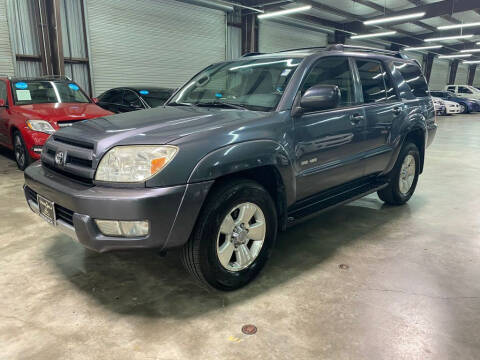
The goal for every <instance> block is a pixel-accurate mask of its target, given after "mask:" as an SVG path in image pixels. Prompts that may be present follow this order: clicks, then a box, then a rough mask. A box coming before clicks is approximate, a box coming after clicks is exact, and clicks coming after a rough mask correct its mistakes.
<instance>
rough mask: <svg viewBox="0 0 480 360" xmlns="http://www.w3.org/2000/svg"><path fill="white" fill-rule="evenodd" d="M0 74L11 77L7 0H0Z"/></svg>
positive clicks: (11, 59)
mask: <svg viewBox="0 0 480 360" xmlns="http://www.w3.org/2000/svg"><path fill="white" fill-rule="evenodd" d="M0 74H6V75H13V53H12V47H11V45H10V32H9V29H8V23H7V0H0Z"/></svg>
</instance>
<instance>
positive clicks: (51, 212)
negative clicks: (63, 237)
mask: <svg viewBox="0 0 480 360" xmlns="http://www.w3.org/2000/svg"><path fill="white" fill-rule="evenodd" d="M37 202H38V213H39V215H40V216H41V217H42V218H43V219H44V220H46V221H47V222H48V223H50V224H52V225H55V223H56V218H55V203H54V202H53V201H50V200H47V199H45V198H44V197H43V196H40V195H37Z"/></svg>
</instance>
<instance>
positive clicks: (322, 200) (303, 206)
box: [288, 182, 388, 223]
mask: <svg viewBox="0 0 480 360" xmlns="http://www.w3.org/2000/svg"><path fill="white" fill-rule="evenodd" d="M386 186H388V183H387V182H385V183H380V184H379V183H378V182H377V183H371V182H368V183H363V184H359V185H357V186H354V187H350V188H349V189H345V190H343V191H339V192H336V193H331V192H330V194H325V195H323V196H322V194H319V195H317V196H314V197H312V198H309V199H306V200H302V201H300V202H299V203H298V205H296V206H294V207H293V208H292V209H291V210H289V211H288V222H289V223H290V222H294V221H295V220H298V219H300V218H303V217H305V216H308V215H311V214H314V213H319V212H322V211H325V210H328V209H331V208H334V207H336V206H340V205H343V204H346V203H349V202H351V201H354V200H357V199H360V198H362V197H364V196H367V195H369V194H371V193H374V192H376V191H378V190H380V189H383V188H384V187H386Z"/></svg>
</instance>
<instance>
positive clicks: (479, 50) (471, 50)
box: [460, 49, 480, 53]
mask: <svg viewBox="0 0 480 360" xmlns="http://www.w3.org/2000/svg"><path fill="white" fill-rule="evenodd" d="M460 52H461V53H470V52H480V49H467V50H460Z"/></svg>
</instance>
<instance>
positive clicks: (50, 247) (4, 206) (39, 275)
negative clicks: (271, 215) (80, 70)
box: [0, 115, 480, 360]
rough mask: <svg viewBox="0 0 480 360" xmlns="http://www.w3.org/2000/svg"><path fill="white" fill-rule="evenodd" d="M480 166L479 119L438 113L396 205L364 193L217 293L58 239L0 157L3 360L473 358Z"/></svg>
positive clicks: (163, 267)
mask: <svg viewBox="0 0 480 360" xmlns="http://www.w3.org/2000/svg"><path fill="white" fill-rule="evenodd" d="M479 160H480V115H468V116H455V117H443V118H440V119H439V131H438V134H437V137H436V139H435V142H434V144H433V146H432V147H430V148H429V151H428V154H427V159H426V166H425V173H424V175H423V176H422V177H421V179H420V182H419V186H418V187H417V191H416V193H415V196H414V197H413V198H412V200H411V201H410V202H409V203H408V205H406V206H403V207H397V208H395V207H387V206H383V205H382V203H381V202H380V201H379V200H378V198H377V197H376V196H374V195H372V196H369V197H367V198H364V199H361V200H359V201H356V202H355V203H352V204H350V205H347V206H343V207H341V208H337V209H335V210H332V211H330V212H327V213H324V214H321V215H319V216H318V217H316V218H313V219H311V220H309V221H306V222H304V223H302V224H300V225H297V226H296V227H294V228H291V229H290V230H288V232H286V233H283V234H282V235H281V236H280V239H279V241H278V244H277V248H276V250H275V252H274V255H273V258H272V259H271V261H270V263H269V264H268V265H267V267H266V268H265V270H264V271H263V273H262V274H261V276H260V277H259V278H258V279H257V280H256V281H255V282H254V283H252V284H251V285H250V286H247V287H246V288H244V289H242V290H240V291H237V292H233V293H218V292H206V291H205V290H203V289H201V288H199V287H197V286H196V285H195V283H194V282H193V281H192V280H191V279H190V278H189V277H188V276H187V274H186V273H185V272H184V270H183V269H182V267H181V265H180V263H179V261H178V260H177V257H176V256H175V255H176V254H174V253H170V254H169V255H168V256H167V257H166V258H161V257H159V256H157V255H156V254H153V253H149V252H123V253H110V254H103V255H100V254H95V253H92V252H89V251H86V250H84V248H83V247H82V246H80V245H79V244H78V243H76V242H74V241H72V240H70V239H69V238H68V237H66V236H64V235H60V234H58V233H57V232H56V231H55V230H53V229H52V228H50V227H49V225H47V224H46V223H44V222H43V221H42V220H40V219H39V218H38V217H36V216H34V215H33V214H32V213H31V212H30V210H29V209H28V208H27V206H26V204H25V201H24V199H23V194H22V184H23V180H22V173H21V172H20V171H18V170H16V167H15V165H14V162H13V160H12V158H11V155H9V153H8V152H7V151H1V152H0V174H1V175H0V359H2V360H3V359H8V360H11V359H22V360H26V359H36V360H39V359H49V360H50V359H129V360H133V359H180V358H185V359H247V358H248V359H369V360H373V359H478V358H479V357H480V281H479V279H480V205H479V198H480V161H479ZM339 264H347V265H348V266H349V268H348V269H346V270H342V269H341V268H339ZM249 323H252V324H255V325H256V326H257V327H258V332H257V334H256V335H253V336H247V335H243V334H242V333H241V327H242V325H244V324H249Z"/></svg>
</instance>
